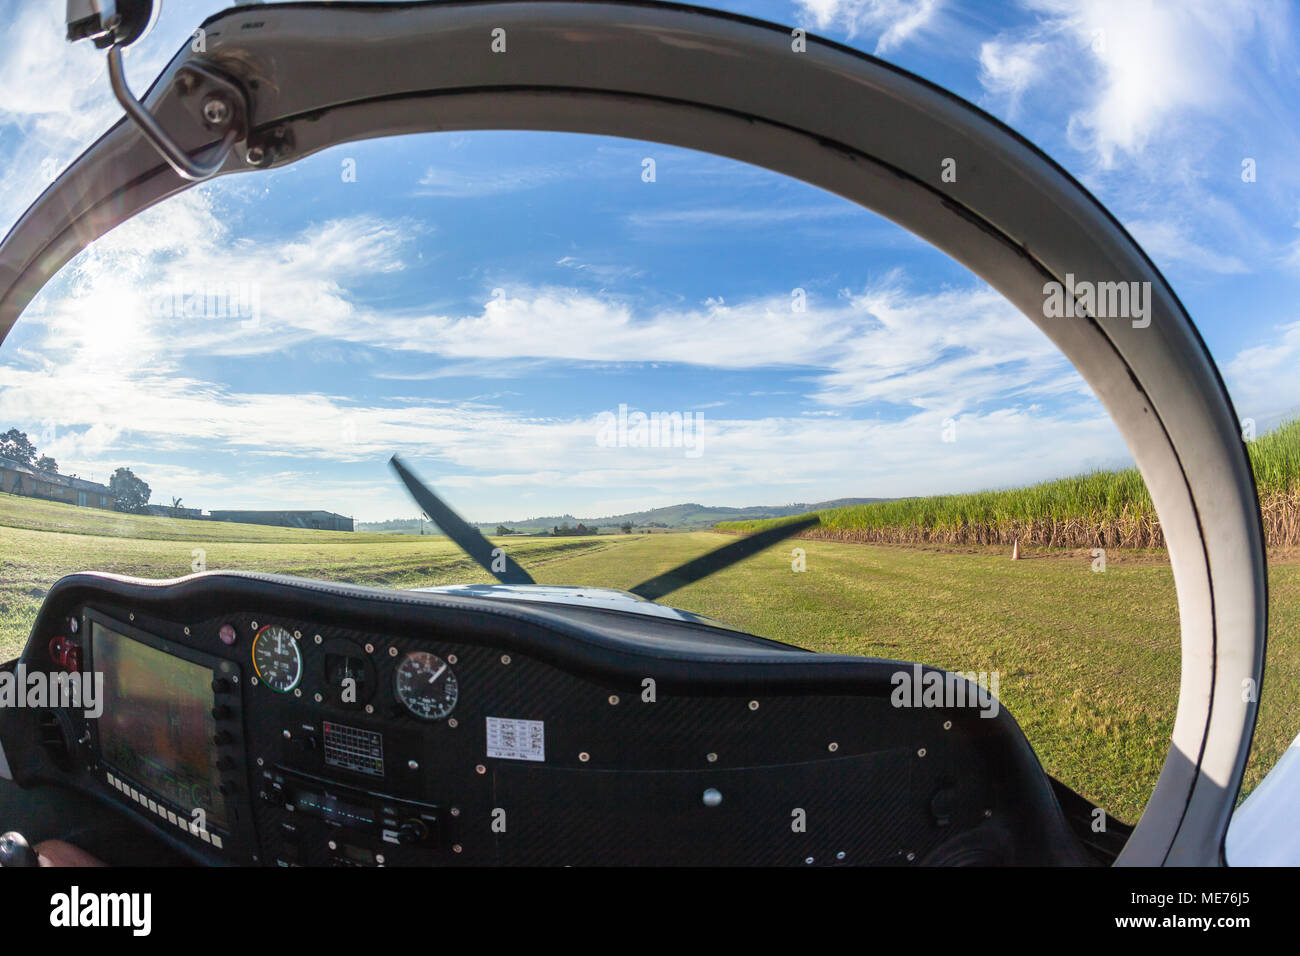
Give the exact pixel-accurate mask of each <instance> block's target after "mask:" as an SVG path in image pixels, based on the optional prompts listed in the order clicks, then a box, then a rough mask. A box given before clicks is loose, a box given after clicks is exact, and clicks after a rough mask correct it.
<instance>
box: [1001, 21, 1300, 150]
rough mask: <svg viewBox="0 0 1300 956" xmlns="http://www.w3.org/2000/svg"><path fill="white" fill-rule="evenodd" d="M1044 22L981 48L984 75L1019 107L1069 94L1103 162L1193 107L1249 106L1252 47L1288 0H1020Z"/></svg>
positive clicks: (1084, 135)
mask: <svg viewBox="0 0 1300 956" xmlns="http://www.w3.org/2000/svg"><path fill="white" fill-rule="evenodd" d="M1023 2H1024V6H1026V7H1027V8H1028V9H1029V10H1030V11H1031V12H1033V13H1035V14H1037V15H1038V16H1039V19H1038V21H1037V22H1036V23H1034V24H1033V25H1031V26H1028V27H1022V28H1017V29H1015V30H1011V31H1008V32H1006V33H1003V34H1000V35H999V36H997V37H995V38H994V39H993V40H990V41H988V42H986V43H985V44H984V45H983V47H982V48H981V51H980V64H981V72H980V81H981V83H982V84H983V86H984V88H985V89H986V90H987V91H988V92H989V93H991V94H993V95H994V96H996V97H999V98H1002V97H1005V98H1007V99H1008V100H1009V101H1010V104H1009V106H1010V108H1011V109H1012V110H1014V109H1015V108H1016V106H1017V105H1018V102H1019V99H1020V97H1021V96H1022V95H1024V94H1025V93H1026V92H1027V91H1028V90H1029V89H1030V88H1031V87H1034V86H1038V85H1041V86H1043V87H1044V88H1050V89H1051V91H1052V95H1054V96H1057V97H1065V103H1066V106H1067V109H1068V111H1069V112H1068V116H1069V120H1068V130H1069V134H1070V138H1071V142H1072V143H1073V144H1074V145H1075V146H1076V147H1077V148H1079V149H1081V150H1086V151H1090V152H1093V153H1094V154H1095V155H1096V156H1097V157H1098V158H1099V160H1100V162H1101V164H1102V165H1103V166H1104V167H1110V166H1112V165H1113V164H1114V162H1115V156H1116V154H1117V153H1118V152H1124V153H1128V154H1130V155H1133V154H1138V153H1141V152H1142V151H1143V149H1144V148H1145V147H1146V145H1147V143H1148V142H1149V141H1150V140H1151V138H1152V137H1153V136H1156V135H1158V134H1160V133H1162V132H1163V131H1165V130H1166V128H1168V127H1170V126H1171V124H1175V123H1177V122H1178V121H1180V120H1181V119H1182V117H1183V116H1184V115H1186V114H1188V113H1208V112H1220V113H1222V112H1226V111H1230V110H1234V109H1240V108H1242V107H1243V106H1246V105H1249V104H1250V103H1251V101H1252V99H1253V95H1254V91H1253V90H1252V89H1250V88H1249V81H1248V80H1247V79H1246V77H1247V75H1248V74H1249V73H1250V71H1251V69H1252V68H1253V64H1252V63H1251V62H1250V61H1249V59H1248V57H1249V55H1250V54H1249V52H1248V45H1249V44H1250V42H1251V41H1254V40H1259V41H1261V42H1263V43H1267V44H1271V43H1273V42H1274V41H1273V40H1272V39H1271V37H1272V36H1273V35H1275V34H1277V33H1279V32H1281V33H1285V32H1286V31H1287V30H1288V29H1289V21H1290V12H1289V11H1288V9H1287V7H1286V6H1285V5H1284V4H1256V3H1250V2H1248V0H1183V2H1179V3H1161V2H1157V0H1078V2H1075V0H1071V2H1066V0H1023Z"/></svg>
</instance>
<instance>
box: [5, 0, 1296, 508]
mask: <svg viewBox="0 0 1300 956" xmlns="http://www.w3.org/2000/svg"><path fill="white" fill-rule="evenodd" d="M221 6H222V5H221V4H219V3H206V2H191V3H186V2H179V0H169V2H167V3H166V6H165V9H164V10H163V13H162V17H161V19H160V21H159V23H158V25H157V27H156V28H155V30H154V31H153V33H151V34H150V35H149V36H148V37H147V38H146V39H145V40H144V41H142V42H141V43H140V44H138V45H137V46H136V47H134V48H132V49H131V50H130V51H128V61H127V68H128V74H129V76H130V78H131V81H132V83H133V85H134V87H135V88H136V89H137V90H142V89H144V88H145V87H146V86H147V84H148V82H149V81H150V80H151V79H152V77H153V76H154V75H155V74H156V73H157V71H158V70H159V69H160V68H161V66H162V64H163V63H164V62H165V61H166V60H167V59H168V58H169V57H170V56H171V55H172V53H173V52H174V51H175V50H176V49H177V48H178V47H179V46H180V44H181V43H182V42H183V41H184V40H185V38H186V36H187V35H188V34H189V31H190V30H191V29H193V27H194V26H196V25H197V24H198V23H199V22H200V21H201V20H202V18H203V17H204V16H206V15H208V14H210V13H212V12H214V11H216V10H218V9H220V8H221ZM722 6H723V7H724V8H725V9H730V10H735V11H738V12H742V13H747V14H750V15H753V16H758V17H762V18H765V19H771V20H774V21H777V22H781V23H785V24H789V25H792V26H795V25H797V26H804V27H807V28H808V29H810V30H812V31H814V32H816V33H820V34H822V35H825V36H829V37H831V38H833V39H836V40H840V41H843V42H846V43H849V44H851V45H854V46H856V47H858V48H861V49H864V50H866V51H868V52H873V53H875V54H877V55H879V56H882V57H884V58H886V59H888V60H890V61H892V62H894V63H897V64H898V65H900V66H902V67H905V68H907V69H909V70H912V71H914V72H916V73H918V74H920V75H921V76H924V77H926V78H928V79H930V80H933V81H935V82H937V83H939V84H941V85H943V86H945V87H947V88H949V89H951V90H953V91H954V92H955V93H957V94H959V95H961V96H963V97H965V98H967V99H969V100H971V101H972V102H975V103H977V104H978V105H980V106H982V107H983V108H985V109H987V110H989V111H990V112H992V113H993V114H995V115H997V116H999V117H1000V118H1002V119H1004V120H1005V121H1007V122H1008V123H1010V124H1011V125H1012V126H1013V127H1015V128H1016V129H1018V130H1019V131H1020V132H1022V133H1023V134H1025V135H1026V136H1027V137H1028V138H1029V139H1031V140H1032V141H1034V142H1035V143H1037V144H1038V145H1039V146H1041V147H1042V148H1043V149H1045V150H1046V151H1047V152H1048V153H1049V154H1050V155H1051V156H1053V158H1055V159H1056V160H1057V161H1058V162H1060V163H1062V165H1064V166H1065V167H1066V168H1067V169H1069V170H1070V171H1071V172H1072V173H1073V174H1074V175H1075V176H1076V177H1078V178H1079V179H1080V180H1081V181H1082V182H1084V184H1085V185H1087V186H1088V188H1090V189H1091V190H1092V191H1093V192H1094V193H1095V194H1096V195H1097V196H1098V197H1099V198H1100V199H1101V200H1102V202H1104V203H1105V204H1106V205H1107V206H1108V207H1109V208H1110V209H1111V210H1112V211H1113V212H1114V213H1115V214H1116V215H1117V216H1118V217H1119V218H1120V220H1121V221H1122V222H1123V223H1124V224H1125V225H1126V226H1127V227H1128V228H1129V229H1130V231H1131V232H1132V233H1133V234H1134V235H1135V236H1136V237H1137V238H1138V240H1139V242H1141V243H1142V244H1143V246H1144V247H1145V248H1146V250H1147V251H1148V253H1150V255H1151V256H1152V258H1153V259H1154V260H1155V261H1156V263H1157V264H1158V265H1159V266H1160V268H1161V269H1162V271H1164V273H1165V275H1166V276H1167V277H1168V278H1169V279H1170V280H1171V282H1172V283H1173V286H1174V288H1175V290H1176V291H1177V292H1178V294H1179V295H1180V296H1181V298H1182V299H1183V301H1184V303H1185V304H1186V305H1187V307H1188V309H1189V311H1190V312H1191V314H1192V316H1193V318H1194V319H1195V320H1196V322H1197V324H1198V326H1199V327H1200V329H1201V331H1202V334H1203V335H1204V336H1205V338H1206V341H1207V342H1208V344H1209V346H1210V349H1211V351H1212V352H1213V354H1214V356H1215V359H1216V361H1217V362H1218V363H1219V365H1220V367H1221V368H1222V369H1223V371H1224V374H1225V377H1226V378H1227V380H1228V382H1229V387H1230V390H1231V391H1232V394H1233V398H1234V401H1235V402H1236V403H1237V407H1238V412H1239V413H1240V414H1241V415H1242V416H1243V417H1250V418H1253V419H1254V420H1255V421H1256V422H1257V423H1258V426H1259V427H1260V428H1261V429H1264V428H1267V427H1269V426H1270V425H1272V424H1275V423H1276V422H1277V421H1279V420H1280V419H1282V418H1283V417H1286V416H1288V415H1290V414H1294V413H1295V412H1296V411H1297V410H1300V375H1298V374H1297V367H1298V366H1300V305H1298V303H1300V231H1297V230H1298V229H1300V165H1298V164H1297V163H1296V161H1295V157H1296V156H1297V155H1300V133H1297V128H1298V127H1300V124H1297V123H1296V118H1297V116H1298V115H1300V56H1298V55H1297V42H1298V41H1297V36H1300V31H1297V29H1296V27H1297V24H1296V22H1295V21H1296V16H1297V12H1296V9H1295V8H1294V7H1293V6H1292V5H1290V4H1286V3H1271V4H1270V3H1236V2H1231V0H1228V2H1225V0H1218V2H1195V0H1189V2H1181V3H1144V2H1140V0H1124V2H1109V0H1090V2H1081V3H1068V4H1067V3H1062V2H1055V0H1047V2H1044V0H1030V2H1021V3H1008V4H997V5H995V4H991V3H958V2H955V0H952V2H941V0H935V2H921V3H912V2H908V3H905V2H896V0H804V2H793V3H791V2H784V0H782V2H771V3H769V2H753V3H751V2H735V3H727V4H722ZM0 7H3V12H4V13H5V14H6V15H5V16H4V17H3V18H0V21H2V22H3V23H4V24H5V26H4V27H3V31H4V42H3V45H2V46H0V49H3V50H5V51H6V52H5V53H4V54H3V55H2V56H0V162H2V163H3V164H4V168H5V169H6V175H5V176H4V177H3V178H0V222H3V223H5V225H6V227H7V226H8V225H9V224H11V223H12V222H13V221H14V220H15V219H16V218H17V216H18V215H19V214H21V212H22V210H23V209H24V208H25V207H26V206H27V205H28V204H29V203H30V202H31V201H32V199H34V198H35V196H36V195H37V194H39V192H40V190H41V189H42V188H44V185H45V183H46V182H48V179H49V177H50V176H51V175H52V173H53V172H55V171H57V170H58V169H61V168H62V167H63V166H64V165H66V163H67V162H69V161H70V160H71V159H72V158H74V157H75V156H76V155H77V153H79V152H80V151H81V150H82V149H83V148H84V147H85V146H86V145H87V144H88V143H90V142H91V141H92V140H93V139H94V138H95V137H96V136H97V135H98V134H99V133H101V132H102V131H103V130H104V129H105V128H107V127H108V126H109V125H110V124H111V123H112V122H113V121H115V119H116V118H117V116H118V109H117V107H116V105H115V104H114V102H113V101H112V98H111V95H110V93H109V90H108V83H107V78H106V75H105V70H104V64H103V61H102V56H101V55H100V54H99V53H97V52H96V51H94V50H93V49H91V48H90V47H88V46H83V45H78V46H69V45H68V44H66V43H64V42H63V40H62V26H61V22H60V18H61V9H62V5H61V4H48V3H45V2H36V0H4V2H3V3H0ZM55 7H57V8H58V9H54V8H55ZM646 159H653V160H654V161H655V180H654V182H649V183H648V182H645V181H644V180H643V177H642V170H643V163H644V160H646ZM1247 159H1249V160H1253V164H1254V168H1255V171H1256V176H1255V180H1254V181H1253V182H1244V181H1243V179H1242V175H1241V171H1242V163H1243V161H1244V160H1247ZM345 171H348V172H351V171H355V181H350V180H351V179H352V177H350V176H345V175H344V172H345ZM204 284H206V285H207V286H209V287H212V286H214V285H216V286H218V287H220V288H221V289H223V290H225V292H226V294H227V295H228V294H229V293H230V291H231V290H233V291H236V292H238V293H239V295H240V296H241V297H242V302H243V304H244V305H246V306H247V308H246V309H245V310H244V311H243V312H240V313H239V314H238V315H236V316H235V317H234V318H233V319H223V318H213V317H205V316H187V315H184V314H176V310H175V308H174V307H173V305H174V298H173V297H172V295H171V293H172V292H173V291H174V290H186V289H191V290H192V289H193V288H195V287H197V286H199V285H204ZM795 290H803V295H804V297H805V301H806V309H805V310H804V311H796V310H795V309H793V308H792V300H793V298H794V296H795V295H796V293H795ZM169 303H171V304H169ZM254 316H255V318H256V321H251V318H252V317H254ZM245 320H247V321H245ZM620 406H627V407H628V408H629V409H630V410H631V411H637V410H641V411H644V412H651V411H665V412H677V413H681V414H689V415H691V416H697V419H696V420H697V421H698V423H699V440H698V445H697V446H696V448H695V449H694V450H693V451H692V453H691V454H687V451H688V450H689V449H684V448H681V447H669V448H635V447H610V446H609V443H608V442H602V441H601V440H600V439H599V437H598V436H599V434H600V429H599V423H600V421H601V420H602V417H601V416H602V413H608V412H617V410H618V409H619V407H620ZM949 422H951V423H952V424H951V426H949ZM10 425H17V426H19V427H21V428H24V429H25V430H27V431H28V432H29V433H30V434H32V436H33V437H34V438H37V439H38V444H39V445H40V446H41V448H42V450H43V451H47V452H49V453H50V454H53V455H54V456H55V457H56V458H57V459H58V460H59V462H60V464H61V466H62V468H63V470H64V471H65V472H75V473H77V474H80V475H82V476H83V477H89V476H92V475H93V476H94V477H97V478H101V479H102V478H103V477H105V476H106V475H107V474H108V473H109V472H110V471H111V470H112V469H113V468H114V467H116V466H118V465H129V466H131V467H132V468H133V469H134V470H135V471H136V472H137V473H138V474H140V475H141V476H142V477H144V478H145V479H146V480H148V481H149V482H150V484H151V485H152V487H153V489H154V500H155V501H162V502H164V503H165V502H169V501H170V499H171V496H173V495H175V496H180V497H182V498H184V500H185V502H186V504H187V505H190V506H193V507H203V508H233V507H317V508H327V509H329V510H334V511H339V512H343V513H346V514H352V515H355V516H356V517H358V518H361V519H363V520H365V519H382V518H388V517H401V516H407V515H410V514H412V513H413V507H412V506H411V505H410V504H409V503H408V502H407V500H406V499H405V498H404V495H403V493H402V492H401V490H400V489H399V488H398V487H397V486H396V484H395V482H394V481H393V480H392V478H391V477H390V475H389V473H388V470H387V467H386V465H385V462H386V460H387V458H388V456H389V455H390V454H392V453H393V452H400V453H402V454H403V455H405V456H406V457H407V458H408V459H409V460H410V461H412V462H413V463H414V465H415V467H416V468H417V470H419V471H420V472H421V473H422V474H423V475H424V476H426V477H427V478H429V479H431V480H432V481H433V482H434V484H435V485H436V486H437V487H439V488H441V489H444V490H445V491H446V493H447V496H448V498H449V499H450V500H451V501H452V503H453V504H454V505H455V506H456V507H457V508H458V509H459V510H461V511H462V512H463V513H464V514H466V515H467V516H469V517H471V518H474V519H477V520H498V519H513V518H523V517H527V516H531V515H537V514H551V513H559V512H565V511H567V512H571V513H573V514H577V515H581V516H599V515H604V514H612V513H618V512H621V511H627V510H634V509H639V508H643V507H652V506H656V505H666V504H673V503H677V502H681V501H698V502H702V503H706V504H728V505H748V504H781V503H785V502H790V501H817V500H821V499H826V498H831V497H839V496H849V495H862V496H894V495H906V494H923V493H932V492H942V491H961V490H971V489H975V488H981V487H996V486H1007V485H1014V484H1019V483H1022V482H1025V481H1030V480H1036V479H1041V478H1047V477H1053V476H1056V475H1061V474H1067V473H1071V472H1075V471H1078V470H1080V469H1083V468H1089V467H1096V466H1109V465H1119V464H1126V463H1128V461H1129V458H1128V454H1127V452H1126V450H1125V448H1124V446H1123V444H1122V442H1121V441H1120V439H1119V438H1118V435H1117V433H1116V432H1115V429H1114V428H1113V426H1112V425H1111V424H1110V422H1109V419H1108V418H1107V416H1106V415H1105V413H1104V411H1103V410H1102V409H1101V408H1100V406H1099V405H1098V404H1097V402H1096V401H1095V400H1094V399H1093V397H1092V396H1091V393H1090V392H1089V391H1088V389H1087V387H1086V386H1085V385H1084V384H1083V383H1082V381H1081V380H1080V379H1079V378H1078V376H1077V375H1075V374H1074V372H1073V370H1072V369H1071V368H1070V366H1069V365H1068V363H1066V362H1065V361H1064V359H1062V358H1061V357H1060V355H1059V354H1058V353H1057V352H1056V351H1055V349H1054V347H1053V346H1051V344H1050V343H1049V342H1048V341H1047V340H1046V339H1045V338H1044V337H1043V336H1042V335H1041V334H1040V333H1039V332H1038V331H1037V330H1036V329H1035V328H1034V327H1033V325H1032V324H1031V323H1030V322H1029V321H1028V320H1027V319H1025V318H1024V317H1023V316H1021V315H1020V314H1019V313H1018V312H1016V311H1015V310H1014V309H1012V308H1011V307H1010V306H1009V305H1007V304H1006V303H1005V302H1004V301H1003V300H1002V299H1001V297H1000V296H998V295H997V294H995V293H993V292H992V291H991V290H989V289H988V288H987V286H985V285H984V284H983V283H982V282H980V281H979V280H978V279H976V278H975V277H973V276H972V275H970V274H969V273H968V272H966V271H965V270H964V269H963V268H961V267H959V266H957V265H955V264H953V263H952V262H950V261H949V260H948V259H946V257H944V256H943V255H941V254H939V253H937V252H935V251H934V250H932V249H930V248H929V247H928V246H926V245H925V244H924V243H922V242H920V241H919V240H917V239H915V238H914V237H912V236H911V235H909V234H908V233H906V232H904V231H902V230H900V229H898V228H897V227H895V226H893V225H892V224H890V223H888V222H885V221H883V220H881V219H880V218H878V217H876V216H875V215H873V214H871V213H868V212H866V211H865V210H862V209H860V208H858V207H855V206H852V205H851V204H849V203H846V202H845V201H843V200H841V199H839V198H837V197H833V196H830V195H828V194H825V193H822V192H820V191H818V190H815V189H813V188H811V187H808V186H806V185H804V184H802V183H799V182H796V181H793V180H788V179H784V178H782V177H780V176H777V175H774V174H771V173H768V172H766V171H763V170H760V169H756V168H753V167H746V166H742V165H740V164H737V163H734V162H731V161H729V160H723V159H719V158H715V157H710V156H705V155H701V154H696V153H691V152H688V151H683V150H677V149H669V148H666V147H662V146H659V145H655V144H648V143H639V142H634V141H628V140H615V139H605V138H596V137H581V136H573V135H561V134H539V133H514V132H484V133H469V134H440V135H428V136H418V137H408V138H404V139H400V140H389V141H382V142H380V141H376V142H369V143H358V144H348V145H346V146H344V147H340V148H336V149H334V150H330V151H328V152H325V153H322V154H319V155H317V156H314V157H311V158H309V159H307V160H305V161H303V162H301V163H298V164H296V165H293V166H290V167H287V168H285V169H282V170H279V171H276V172H273V173H270V174H265V175H257V176H252V175H250V176H235V177H226V178H224V179H221V180H218V181H216V182H213V183H209V184H205V185H203V186H201V187H199V188H197V189H193V190H191V191H189V192H188V193H186V194H185V195H183V196H182V197H179V198H178V199H175V200H173V201H171V202H169V203H167V204H164V205H163V206H161V207H158V208H156V209H154V210H151V211H150V212H148V213H147V214H145V215H144V216H142V217H139V218H138V219H137V220H135V221H133V222H131V223H128V224H126V225H124V226H123V227H120V228H119V229H118V230H116V231H115V232H114V233H112V234H110V235H109V236H108V237H106V238H105V239H104V240H101V241H100V242H99V243H97V244H96V245H95V246H94V247H93V248H92V249H91V250H90V251H88V252H87V253H84V254H83V255H82V256H81V257H79V258H78V259H77V260H75V261H74V262H73V263H72V264H71V265H70V266H69V267H67V268H66V269H65V270H64V271H63V273H61V274H60V276H59V277H58V278H56V280H55V281H54V282H53V283H52V284H51V285H50V286H49V287H48V288H47V289H46V291H45V292H44V293H43V294H42V295H41V296H40V298H39V299H38V300H37V301H36V302H35V303H33V305H32V306H31V307H30V308H29V310H28V312H27V314H26V315H25V316H24V317H23V318H22V319H21V320H20V321H19V324H18V325H17V326H16V328H15V330H14V331H13V333H11V335H10V336H9V338H8V340H7V341H6V342H5V344H4V346H3V348H2V349H0V430H2V429H3V428H7V427H9V426H10ZM945 437H946V438H955V440H951V441H945V440H944V439H945Z"/></svg>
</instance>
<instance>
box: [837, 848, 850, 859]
mask: <svg viewBox="0 0 1300 956" xmlns="http://www.w3.org/2000/svg"><path fill="white" fill-rule="evenodd" d="M846 856H848V854H847V853H845V852H844V851H843V850H840V852H839V853H836V854H835V859H837V860H842V859H844V858H845V857H846Z"/></svg>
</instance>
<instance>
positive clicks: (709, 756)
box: [704, 754, 718, 763]
mask: <svg viewBox="0 0 1300 956" xmlns="http://www.w3.org/2000/svg"><path fill="white" fill-rule="evenodd" d="M704 759H705V760H707V761H708V762H709V763H717V762H718V755H717V754H707V755H706V756H705V757H704Z"/></svg>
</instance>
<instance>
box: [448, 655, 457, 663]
mask: <svg viewBox="0 0 1300 956" xmlns="http://www.w3.org/2000/svg"><path fill="white" fill-rule="evenodd" d="M458 661H459V658H457V657H456V655H455V654H448V655H447V663H448V664H455V663H457V662H458Z"/></svg>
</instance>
